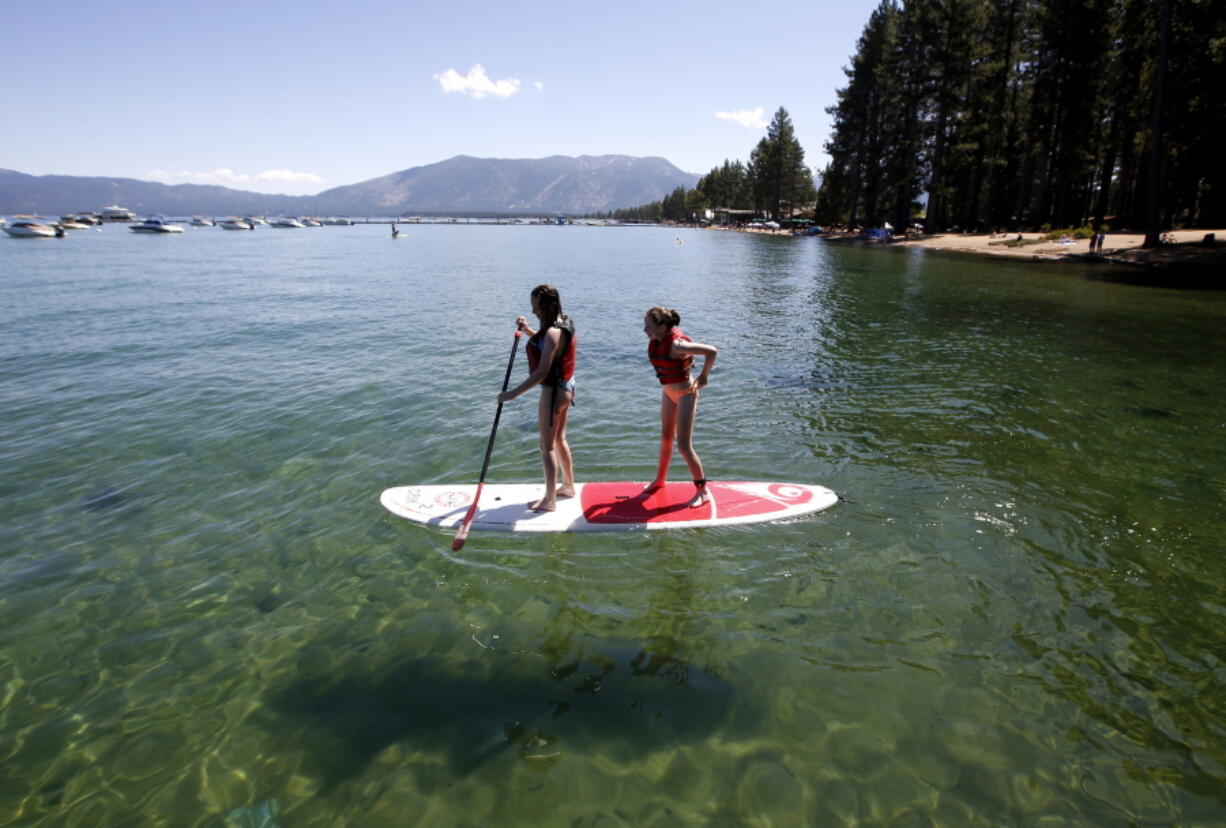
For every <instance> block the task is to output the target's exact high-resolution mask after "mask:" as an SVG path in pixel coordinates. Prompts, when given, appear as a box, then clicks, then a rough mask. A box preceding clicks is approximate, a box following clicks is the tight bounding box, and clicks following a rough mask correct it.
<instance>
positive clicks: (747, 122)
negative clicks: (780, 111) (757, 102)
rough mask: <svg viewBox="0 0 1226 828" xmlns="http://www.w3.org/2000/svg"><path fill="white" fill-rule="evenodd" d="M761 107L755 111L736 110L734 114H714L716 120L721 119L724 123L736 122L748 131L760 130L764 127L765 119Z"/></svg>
mask: <svg viewBox="0 0 1226 828" xmlns="http://www.w3.org/2000/svg"><path fill="white" fill-rule="evenodd" d="M764 114H765V113H764V110H763V109H762V107H758V108H757V109H738V110H736V111H735V112H716V113H715V117H716V118H723V119H724V120H725V121H736V122H737V123H738V124H740V125H741V126H743V127H749V128H750V129H762V128H764V127H765V126H766V119H765V118H763V117H762V116H763V115H764Z"/></svg>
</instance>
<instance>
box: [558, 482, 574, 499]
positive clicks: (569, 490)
mask: <svg viewBox="0 0 1226 828" xmlns="http://www.w3.org/2000/svg"><path fill="white" fill-rule="evenodd" d="M574 496H575V487H574V486H572V485H571V484H569V483H564V484H563V485H561V486H559V487H558V497H574Z"/></svg>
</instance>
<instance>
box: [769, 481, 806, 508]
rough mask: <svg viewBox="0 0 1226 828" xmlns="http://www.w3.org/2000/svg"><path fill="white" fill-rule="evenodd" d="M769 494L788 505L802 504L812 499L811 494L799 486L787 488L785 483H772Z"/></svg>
mask: <svg viewBox="0 0 1226 828" xmlns="http://www.w3.org/2000/svg"><path fill="white" fill-rule="evenodd" d="M770 493H771V494H773V495H774V496H775V497H777V498H779V499H780V500H786V501H787V502H788V503H804V502H806V501H808V500H811V499H812V498H813V492H811V491H809V490H808V489H805V488H802V487H800V486H789V485H788V484H787V483H774V484H772V485H771V487H770Z"/></svg>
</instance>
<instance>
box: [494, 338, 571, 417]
mask: <svg viewBox="0 0 1226 828" xmlns="http://www.w3.org/2000/svg"><path fill="white" fill-rule="evenodd" d="M561 339H562V332H561V331H560V330H558V329H557V328H550V329H549V332H548V333H547V334H545V342H544V344H543V345H542V348H541V361H540V363H539V364H538V365H537V366H536V370H535V371H533V372H532V373H531V374H529V375H528V378H527V379H526V380H524V381H523V382H521V383H520V384H519V385H517V386H515V387H514V388H512V389H511V390H510V391H503V392H502V393H501V394H499V395H498V402H500V403H505V402H510V401H511V400H513V399H515V398H516V397H518V396H519V395H520V394H522V393H524V392H525V391H527V390H528V389H529V388H533V387H534V386H537V385H540V384H541V383H542V382H544V381H545V377H547V376H549V367H550V366H551V365H552V364H553V357H554V355H555V354H556V353H557V350H558V342H559V340H561Z"/></svg>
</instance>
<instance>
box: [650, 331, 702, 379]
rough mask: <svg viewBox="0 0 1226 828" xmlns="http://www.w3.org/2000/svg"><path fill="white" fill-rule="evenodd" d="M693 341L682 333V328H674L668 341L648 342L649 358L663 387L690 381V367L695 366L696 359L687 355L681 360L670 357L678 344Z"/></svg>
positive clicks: (655, 340) (656, 340)
mask: <svg viewBox="0 0 1226 828" xmlns="http://www.w3.org/2000/svg"><path fill="white" fill-rule="evenodd" d="M692 341H693V340H692V339H690V338H689V337H688V336H686V335H685V334H683V333H682V332H681V329H680V328H673V329H672V332H671V334H670V335H669V338H668V339H664V340H660V339H649V340H648V341H647V358H648V359H649V360H651V367H652V368H655V369H656V378H657V379H659V380H660V384H661V385H672V384H673V383H677V382H686V381H688V380H689V378H690V366H691V365H693V364H694V358H693V357H692V356H690V355H689V354H686V355H685V356H684V357H682V358H681V359H674V358H673V357H672V356H670V355H671V354H672V352H673V345H675V344H676V343H678V342H692Z"/></svg>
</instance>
